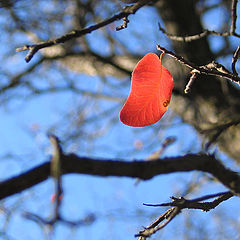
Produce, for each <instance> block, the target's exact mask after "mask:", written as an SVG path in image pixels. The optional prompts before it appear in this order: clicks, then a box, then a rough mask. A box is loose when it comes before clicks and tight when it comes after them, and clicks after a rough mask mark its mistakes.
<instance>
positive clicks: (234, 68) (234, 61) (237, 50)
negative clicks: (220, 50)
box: [232, 46, 240, 76]
mask: <svg viewBox="0 0 240 240" xmlns="http://www.w3.org/2000/svg"><path fill="white" fill-rule="evenodd" d="M239 52H240V46H238V47H237V49H236V51H235V52H234V54H233V59H232V71H233V74H235V75H237V76H238V73H237V71H236V63H237V60H238V58H239Z"/></svg>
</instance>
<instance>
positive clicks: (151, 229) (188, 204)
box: [135, 191, 234, 240]
mask: <svg viewBox="0 0 240 240" xmlns="http://www.w3.org/2000/svg"><path fill="white" fill-rule="evenodd" d="M233 196H234V195H233V193H232V192H230V191H228V192H220V193H216V194H210V195H206V196H203V197H199V198H195V199H192V200H187V199H185V198H183V197H181V198H175V197H172V200H173V201H172V202H170V203H163V204H144V205H145V206H151V207H165V206H170V207H171V208H169V209H168V210H167V211H165V212H164V213H163V214H162V215H161V216H159V217H158V218H157V219H156V220H154V221H153V222H152V223H151V224H150V225H149V226H148V227H146V228H145V229H144V230H141V231H140V232H139V233H138V234H136V235H135V237H139V238H138V239H139V240H145V239H146V238H147V237H150V236H151V235H153V234H154V233H156V232H157V231H159V230H160V229H162V228H164V227H165V226H166V225H167V224H168V223H169V222H171V221H172V220H173V219H174V218H175V217H176V216H177V215H178V214H179V213H181V211H182V209H185V208H187V209H200V210H203V211H206V212H207V211H209V210H211V209H214V208H215V207H217V206H218V205H219V204H220V203H222V202H224V201H226V200H228V199H229V198H231V197H233ZM210 198H216V199H214V200H213V201H212V202H201V201H204V200H207V199H210ZM161 222H162V223H161ZM160 223H161V224H160Z"/></svg>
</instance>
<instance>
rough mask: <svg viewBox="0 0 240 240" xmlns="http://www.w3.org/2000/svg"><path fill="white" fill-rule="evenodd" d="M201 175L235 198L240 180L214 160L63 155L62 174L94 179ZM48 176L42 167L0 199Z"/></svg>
mask: <svg viewBox="0 0 240 240" xmlns="http://www.w3.org/2000/svg"><path fill="white" fill-rule="evenodd" d="M194 170H198V171H203V172H207V173H210V174H212V175H213V176H214V177H215V178H217V179H218V181H220V182H221V183H222V184H224V185H225V186H226V187H228V188H229V189H230V190H231V191H232V192H234V193H236V194H238V195H239V193H240V178H239V176H238V174H237V173H235V172H233V171H231V170H230V169H227V168H225V167H224V166H223V165H222V164H221V163H220V162H219V161H218V160H217V159H216V158H215V157H214V156H210V155H207V154H188V155H185V156H182V157H172V158H164V159H159V160H155V161H147V162H146V161H132V162H126V161H123V160H122V161H121V160H116V161H112V160H101V159H90V158H84V157H78V156H76V155H74V154H70V155H63V159H62V174H66V173H81V174H88V175H95V176H118V177H132V178H140V179H145V180H146V179H151V178H152V177H154V176H157V175H160V174H167V173H174V172H188V171H194ZM49 176H50V163H49V162H47V163H44V164H42V165H40V166H38V167H36V168H34V169H31V170H29V171H27V172H25V173H23V174H20V175H18V176H16V177H14V178H11V179H9V180H6V181H4V182H2V183H1V184H0V199H3V198H5V197H8V196H11V195H13V194H15V193H18V192H21V191H23V190H25V189H28V188H30V187H32V186H34V185H36V184H38V183H40V182H42V181H44V180H46V179H47V178H48V177H49Z"/></svg>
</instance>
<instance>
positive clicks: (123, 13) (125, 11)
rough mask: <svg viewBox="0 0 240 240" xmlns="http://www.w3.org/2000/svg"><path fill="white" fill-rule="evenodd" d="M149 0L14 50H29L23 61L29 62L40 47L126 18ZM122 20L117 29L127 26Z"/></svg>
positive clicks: (75, 36) (62, 41)
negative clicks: (63, 33)
mask: <svg viewBox="0 0 240 240" xmlns="http://www.w3.org/2000/svg"><path fill="white" fill-rule="evenodd" d="M151 1H152V0H141V1H138V2H137V3H136V4H134V5H131V6H126V7H125V8H123V10H122V11H121V12H120V13H118V14H116V15H114V16H113V17H111V18H108V19H106V20H104V21H102V22H100V23H98V24H95V25H92V26H90V27H87V28H84V29H82V30H73V31H72V32H70V33H67V34H65V35H63V36H61V37H59V38H56V39H53V40H48V41H44V42H40V43H37V44H33V45H25V46H23V47H21V48H17V49H16V51H17V52H21V51H25V50H29V52H28V54H27V56H26V57H25V61H26V62H29V61H30V60H31V59H32V58H33V56H34V55H35V53H37V52H38V50H40V49H42V48H47V47H51V46H53V45H56V44H60V43H65V42H66V41H69V40H71V39H74V38H79V37H81V36H83V35H86V34H88V33H91V32H93V31H95V30H97V29H99V28H102V27H104V26H107V25H108V24H110V23H112V22H114V21H117V20H120V19H126V18H127V17H128V16H129V15H131V14H135V13H136V12H137V11H138V10H139V9H140V8H141V7H143V6H144V5H146V4H148V3H149V2H151ZM124 21H125V23H123V25H122V26H120V27H118V28H117V30H120V29H123V28H126V27H127V26H126V20H124Z"/></svg>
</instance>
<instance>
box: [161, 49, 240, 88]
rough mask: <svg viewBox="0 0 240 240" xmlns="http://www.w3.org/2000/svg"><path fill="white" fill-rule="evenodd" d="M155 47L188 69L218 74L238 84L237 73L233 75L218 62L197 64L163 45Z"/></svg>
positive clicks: (200, 72)
mask: <svg viewBox="0 0 240 240" xmlns="http://www.w3.org/2000/svg"><path fill="white" fill-rule="evenodd" d="M157 49H158V50H160V51H163V52H164V53H166V54H168V55H170V56H171V57H173V58H174V59H176V60H177V61H178V62H180V63H181V64H183V65H185V66H187V67H189V68H190V69H193V70H194V71H195V72H196V73H198V74H206V75H213V76H218V77H222V78H226V79H228V80H230V81H232V82H235V83H237V84H240V78H239V76H238V75H234V74H233V73H231V72H230V71H228V70H227V69H226V68H225V67H224V66H223V65H221V64H220V63H216V62H211V63H209V64H207V65H204V66H197V65H195V64H193V63H191V62H189V61H187V60H186V59H184V58H183V57H181V56H178V55H176V54H175V53H173V52H172V51H169V50H167V49H166V48H164V47H161V46H160V45H157Z"/></svg>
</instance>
